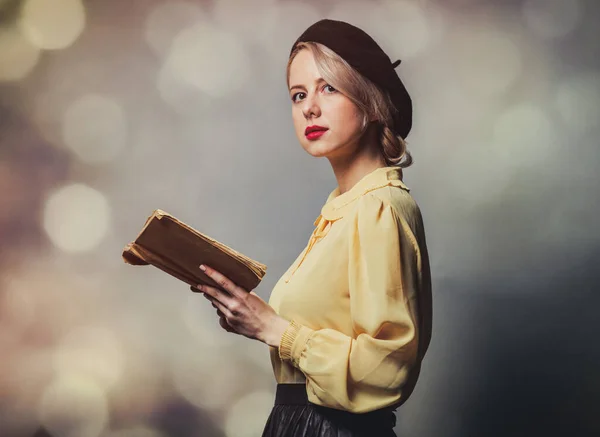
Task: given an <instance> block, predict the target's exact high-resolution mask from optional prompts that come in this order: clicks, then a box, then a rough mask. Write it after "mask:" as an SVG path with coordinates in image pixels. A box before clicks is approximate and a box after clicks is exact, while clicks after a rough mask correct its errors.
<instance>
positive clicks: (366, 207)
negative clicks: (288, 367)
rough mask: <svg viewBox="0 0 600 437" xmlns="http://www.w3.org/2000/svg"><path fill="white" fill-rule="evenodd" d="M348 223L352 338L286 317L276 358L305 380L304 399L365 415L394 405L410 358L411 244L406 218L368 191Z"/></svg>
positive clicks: (413, 323)
mask: <svg viewBox="0 0 600 437" xmlns="http://www.w3.org/2000/svg"><path fill="white" fill-rule="evenodd" d="M357 202H359V204H358V205H357V208H356V213H355V214H354V215H353V216H352V218H351V222H350V223H349V239H350V240H349V246H348V247H349V249H348V250H349V254H348V255H349V266H348V271H349V278H348V284H349V294H350V311H351V317H352V324H353V328H354V332H355V334H354V337H355V338H352V337H349V336H347V335H345V334H343V333H341V332H339V331H337V330H334V329H329V328H325V329H317V330H313V329H311V328H309V327H307V326H304V325H301V324H299V323H298V322H296V321H295V320H292V321H291V323H290V325H289V327H288V328H287V330H286V331H285V332H284V334H283V337H282V339H281V343H280V347H279V357H280V358H281V359H288V360H291V362H292V364H293V365H294V366H296V367H297V368H298V369H300V370H301V371H302V372H303V373H304V374H305V376H306V380H307V394H308V398H309V401H310V402H312V403H314V404H317V405H322V406H326V407H330V408H336V409H343V410H347V411H351V412H355V413H365V412H368V411H371V410H375V409H379V408H383V407H386V406H389V405H392V404H395V403H396V402H397V401H399V400H400V397H401V396H402V387H403V385H404V384H405V382H407V378H408V377H409V371H410V370H411V367H412V366H413V364H414V363H415V360H416V358H417V343H418V338H417V337H418V336H417V334H418V332H417V326H418V319H417V314H416V313H415V311H416V307H417V305H416V304H415V297H416V296H415V294H416V290H415V287H416V286H417V285H416V284H417V283H418V279H417V278H418V269H419V266H418V263H417V260H418V254H417V251H418V246H416V244H415V239H414V236H413V234H412V233H411V231H410V228H409V227H408V225H407V222H406V220H403V219H402V218H401V217H399V215H398V213H397V212H396V211H395V210H394V208H393V207H392V206H391V205H389V204H384V202H383V201H382V200H380V199H379V198H377V197H376V196H374V195H372V194H369V193H367V194H365V195H363V196H361V197H360V198H359V199H358V200H357Z"/></svg>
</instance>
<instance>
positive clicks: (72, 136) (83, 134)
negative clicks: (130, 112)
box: [63, 94, 127, 164]
mask: <svg viewBox="0 0 600 437" xmlns="http://www.w3.org/2000/svg"><path fill="white" fill-rule="evenodd" d="M63 138H64V142H65V144H66V145H67V146H68V147H69V148H70V149H71V150H72V151H73V152H74V153H75V155H76V156H77V157H78V158H79V159H80V160H82V161H83V162H86V163H89V164H99V163H105V162H108V161H111V160H112V159H114V158H116V157H117V156H118V155H119V153H120V152H121V151H122V149H123V148H124V147H125V144H126V143H127V119H126V115H125V111H124V110H123V108H122V107H121V106H120V105H119V103H118V102H117V101H116V100H114V99H112V98H109V97H106V96H101V95H95V94H88V95H85V96H83V97H81V98H79V99H78V100H76V101H74V102H72V103H71V104H70V105H69V107H68V108H67V110H66V112H65V115H64V121H63Z"/></svg>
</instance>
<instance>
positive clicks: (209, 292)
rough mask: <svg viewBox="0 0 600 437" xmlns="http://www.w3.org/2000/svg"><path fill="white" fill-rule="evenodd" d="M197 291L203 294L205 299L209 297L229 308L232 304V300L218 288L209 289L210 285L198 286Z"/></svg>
mask: <svg viewBox="0 0 600 437" xmlns="http://www.w3.org/2000/svg"><path fill="white" fill-rule="evenodd" d="M198 290H200V292H202V293H203V294H204V296H205V297H208V296H210V297H211V298H213V299H215V300H217V301H219V302H220V303H222V304H223V305H225V306H230V305H231V304H232V303H233V298H232V297H231V296H229V295H228V294H227V292H223V291H221V290H219V289H218V288H215V287H211V286H210V285H206V284H200V285H198Z"/></svg>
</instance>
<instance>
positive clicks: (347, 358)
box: [197, 20, 432, 437]
mask: <svg viewBox="0 0 600 437" xmlns="http://www.w3.org/2000/svg"><path fill="white" fill-rule="evenodd" d="M398 64H399V61H397V62H394V63H392V62H390V59H389V57H388V56H387V55H386V54H385V53H384V52H383V50H382V49H381V48H380V47H379V46H378V45H377V43H376V42H375V41H374V40H373V39H372V38H371V37H370V36H369V35H367V34H366V33H365V32H363V31H362V30H361V29H359V28H357V27H355V26H352V25H350V24H348V23H345V22H341V21H334V20H321V21H319V22H317V23H315V24H313V25H312V26H310V27H309V28H308V29H307V30H306V31H305V32H304V33H303V34H302V35H301V36H300V37H299V38H298V40H297V41H296V42H295V43H294V45H293V47H292V51H291V54H290V58H289V63H288V68H287V81H288V89H289V93H290V99H291V105H292V117H293V121H294V126H295V130H296V135H297V136H298V139H299V141H300V144H301V145H302V147H303V148H304V150H306V152H308V153H309V154H310V155H312V156H315V157H326V158H327V159H328V160H329V162H330V163H331V166H332V169H333V172H334V174H335V177H336V179H337V182H338V186H337V187H336V188H335V189H334V190H333V191H332V192H331V193H330V194H329V197H328V198H327V201H326V202H325V204H324V206H323V207H322V209H321V214H320V215H319V216H318V217H317V219H316V221H315V223H314V225H315V230H314V231H313V234H312V236H311V238H310V240H309V242H308V245H307V246H306V248H305V249H304V250H303V251H302V253H301V254H300V255H299V256H298V258H297V259H296V260H295V262H294V263H293V264H292V265H291V266H290V268H289V269H288V270H287V271H286V272H285V274H284V275H283V276H282V277H281V278H280V279H279V281H278V282H277V284H276V285H275V288H274V289H273V291H272V293H271V297H270V299H269V303H268V304H267V303H266V302H264V301H263V300H262V299H261V298H260V297H259V296H258V295H257V294H256V293H254V292H248V291H247V290H242V289H241V288H240V287H238V286H237V285H236V284H234V283H233V282H232V281H230V280H229V279H228V278H225V277H224V276H223V275H221V274H220V273H219V272H216V271H214V270H213V269H211V268H210V267H207V266H203V267H204V269H205V272H206V273H207V274H208V275H210V276H211V277H212V278H213V279H214V280H215V281H217V282H218V283H219V284H220V285H221V286H222V287H223V289H224V290H226V291H227V292H228V293H223V292H221V291H219V290H218V289H216V288H213V287H207V286H199V287H197V289H198V290H200V291H202V292H204V295H205V297H207V298H208V299H209V300H211V302H212V304H213V306H214V307H215V308H217V313H218V314H219V316H220V321H219V323H220V325H221V326H222V327H223V328H224V329H226V330H227V331H229V332H234V333H238V334H241V335H244V336H246V337H249V338H253V339H258V340H260V341H262V342H264V343H266V344H267V345H269V346H270V348H269V350H270V354H271V362H272V365H273V370H274V373H275V378H276V380H277V383H278V384H277V392H276V398H275V405H274V407H273V410H272V411H271V414H270V416H269V418H268V421H267V424H266V426H265V429H264V432H263V437H274V436H286V437H294V436H302V437H308V436H339V437H341V436H348V437H349V436H362V435H364V436H395V435H396V434H395V433H394V431H393V428H394V426H395V423H396V417H395V414H394V410H395V409H397V408H398V407H399V406H400V405H401V404H403V403H404V402H405V401H406V399H407V398H408V397H409V396H410V394H411V392H412V390H413V388H414V386H415V383H416V381H417V378H418V376H419V372H420V368H421V361H422V359H423V357H424V355H425V352H426V350H427V348H428V346H429V342H430V338H431V319H432V309H431V279H430V271H429V259H428V253H427V247H426V242H425V233H424V229H423V220H422V217H421V213H420V210H419V207H418V206H417V204H416V202H415V201H414V199H413V198H412V196H411V195H410V194H409V188H408V187H407V186H406V185H405V184H404V183H403V182H402V168H404V167H408V166H409V165H411V163H412V159H411V156H410V154H409V153H408V151H407V150H406V145H405V142H404V138H405V137H406V135H407V134H408V132H409V131H410V128H411V123H412V103H411V99H410V97H409V95H408V93H407V92H406V89H405V88H404V85H403V84H402V82H401V80H400V78H399V77H398V75H397V74H396V72H395V68H396V67H397V66H398Z"/></svg>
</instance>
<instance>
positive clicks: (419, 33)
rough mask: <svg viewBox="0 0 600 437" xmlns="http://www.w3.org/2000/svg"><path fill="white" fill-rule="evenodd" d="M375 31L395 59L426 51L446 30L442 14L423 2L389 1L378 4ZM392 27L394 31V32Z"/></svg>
mask: <svg viewBox="0 0 600 437" xmlns="http://www.w3.org/2000/svg"><path fill="white" fill-rule="evenodd" d="M371 22H372V23H377V26H376V27H374V32H372V34H373V37H374V38H375V39H376V41H378V42H380V44H381V45H383V44H385V47H387V48H388V52H389V56H390V58H394V59H392V62H393V61H395V60H396V59H402V60H405V59H410V58H411V57H414V56H417V55H419V54H422V53H423V52H424V51H425V50H426V49H427V47H428V45H429V44H431V43H432V42H433V41H434V40H435V39H436V38H438V37H439V36H440V35H441V34H442V32H443V29H444V24H443V22H442V21H441V16H440V15H439V14H435V9H434V8H425V6H424V5H423V3H422V2H414V1H409V0H385V1H383V2H381V5H380V6H379V7H375V9H374V12H373V16H372V21H371ZM391 30H392V31H391Z"/></svg>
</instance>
